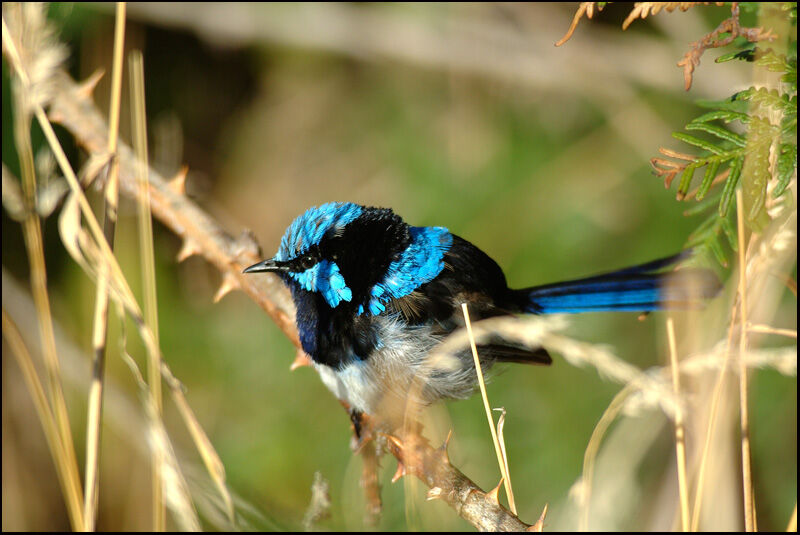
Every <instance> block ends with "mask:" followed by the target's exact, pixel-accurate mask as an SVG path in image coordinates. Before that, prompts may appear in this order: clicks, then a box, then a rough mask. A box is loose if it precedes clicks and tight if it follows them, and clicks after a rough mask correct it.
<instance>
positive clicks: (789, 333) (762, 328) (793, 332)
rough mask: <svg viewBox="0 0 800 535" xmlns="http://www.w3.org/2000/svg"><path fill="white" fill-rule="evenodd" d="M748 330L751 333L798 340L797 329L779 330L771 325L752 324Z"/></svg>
mask: <svg viewBox="0 0 800 535" xmlns="http://www.w3.org/2000/svg"><path fill="white" fill-rule="evenodd" d="M747 330H748V331H749V332H751V333H760V334H776V335H778V336H785V337H787V338H794V339H795V340H796V339H797V329H779V328H777V327H771V326H769V325H753V324H752V323H751V324H750V325H749V326H748V327H747Z"/></svg>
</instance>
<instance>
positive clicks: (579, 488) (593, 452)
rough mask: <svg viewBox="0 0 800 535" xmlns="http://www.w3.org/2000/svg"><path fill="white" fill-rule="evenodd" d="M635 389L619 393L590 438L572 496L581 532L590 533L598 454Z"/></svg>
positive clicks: (631, 388)
mask: <svg viewBox="0 0 800 535" xmlns="http://www.w3.org/2000/svg"><path fill="white" fill-rule="evenodd" d="M634 391H635V388H634V386H633V384H627V385H625V387H624V388H623V389H622V390H620V391H619V392H617V394H616V395H615V396H614V398H613V399H612V400H611V403H609V404H608V407H606V410H605V411H603V414H602V416H600V420H599V421H598V422H597V425H595V427H594V429H593V430H592V436H591V437H589V443H588V444H587V445H586V450H585V451H584V454H583V473H582V474H581V477H580V479H579V480H578V482H577V483H576V484H575V485H573V488H572V490H571V491H570V494H571V495H572V496H573V498H574V499H575V500H576V501H577V502H578V506H579V509H580V518H579V520H578V522H579V523H578V530H579V531H589V516H590V513H591V511H590V507H591V502H592V481H593V479H594V466H595V461H596V459H597V453H598V451H600V444H601V443H602V441H603V437H604V436H605V434H606V432H607V431H608V428H609V427H610V426H611V424H612V422H613V421H614V420H616V418H617V416H619V414H620V413H621V412H622V411H623V410H624V409H625V405H626V404H627V402H628V398H629V397H630V396H631V394H633V392H634Z"/></svg>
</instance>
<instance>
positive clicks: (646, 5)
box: [556, 2, 724, 46]
mask: <svg viewBox="0 0 800 535" xmlns="http://www.w3.org/2000/svg"><path fill="white" fill-rule="evenodd" d="M610 3H611V2H605V3H604V4H610ZM604 4H601V3H600V2H581V5H580V6H579V7H578V10H577V11H576V12H575V16H574V17H573V18H572V24H571V25H570V27H569V30H567V33H566V35H564V37H562V38H561V40H560V41H558V42H557V43H556V46H561V45H563V44H564V43H566V42H567V41H569V39H570V37H572V34H573V33H574V32H575V28H577V26H578V22H579V21H580V19H581V17H583V15H584V14H585V15H586V17H587V18H590V19H591V18H592V16H593V15H594V10H595V8H597V11H598V12H599V11H602V10H603V7H605V5H604ZM710 4H715V5H717V6H722V5H723V4H724V2H636V3H635V4H634V7H633V9H632V10H631V12H630V13H629V14H628V16H627V18H626V19H625V21H624V22H623V23H622V29H623V30H627V29H628V26H630V25H631V23H632V22H633V21H634V20H636V19H637V18H642V19H644V18H647V17H648V16H651V15H655V14H657V13H658V12H659V11H661V10H662V9H664V10H666V11H667V12H669V13H671V12H673V11H674V10H675V9H680V10H681V11H687V10H688V9H689V8H691V7H694V6H696V5H710Z"/></svg>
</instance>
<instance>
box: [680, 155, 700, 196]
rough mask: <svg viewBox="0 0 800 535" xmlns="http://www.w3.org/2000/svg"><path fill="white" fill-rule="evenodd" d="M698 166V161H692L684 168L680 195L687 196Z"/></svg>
mask: <svg viewBox="0 0 800 535" xmlns="http://www.w3.org/2000/svg"><path fill="white" fill-rule="evenodd" d="M698 167H699V165H698V164H697V162H694V163H690V164H689V165H687V166H686V168H685V169H684V170H683V173H681V182H680V184H678V195H680V197H684V196H686V192H688V191H689V186H690V185H691V183H692V177H693V176H694V170H695V169H697V168H698Z"/></svg>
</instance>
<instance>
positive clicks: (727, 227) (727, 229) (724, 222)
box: [719, 217, 739, 251]
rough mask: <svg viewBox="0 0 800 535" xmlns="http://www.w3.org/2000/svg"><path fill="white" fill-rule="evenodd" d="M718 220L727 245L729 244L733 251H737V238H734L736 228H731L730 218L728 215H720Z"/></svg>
mask: <svg viewBox="0 0 800 535" xmlns="http://www.w3.org/2000/svg"><path fill="white" fill-rule="evenodd" d="M719 221H720V226H722V232H723V233H724V234H725V237H727V238H728V245H730V246H731V249H733V250H734V251H738V250H739V240H738V239H737V238H736V229H734V228H733V223H731V219H730V218H729V217H721V218H720V219H719Z"/></svg>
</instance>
